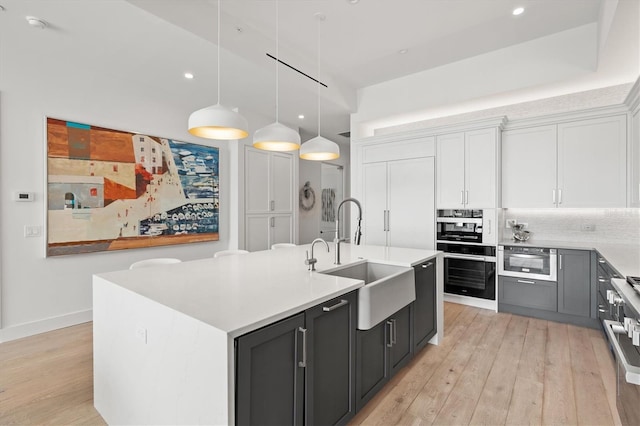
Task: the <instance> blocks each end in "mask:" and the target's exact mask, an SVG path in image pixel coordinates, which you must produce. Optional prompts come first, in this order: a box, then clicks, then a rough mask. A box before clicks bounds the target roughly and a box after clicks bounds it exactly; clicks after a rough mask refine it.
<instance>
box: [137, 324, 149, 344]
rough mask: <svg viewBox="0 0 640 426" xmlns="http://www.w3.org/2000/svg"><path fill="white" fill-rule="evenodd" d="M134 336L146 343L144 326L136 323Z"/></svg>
mask: <svg viewBox="0 0 640 426" xmlns="http://www.w3.org/2000/svg"><path fill="white" fill-rule="evenodd" d="M136 338H137V339H138V340H140V341H141V342H142V343H144V344H145V345H146V344H147V329H146V328H145V327H144V326H142V325H138V326H137V327H136Z"/></svg>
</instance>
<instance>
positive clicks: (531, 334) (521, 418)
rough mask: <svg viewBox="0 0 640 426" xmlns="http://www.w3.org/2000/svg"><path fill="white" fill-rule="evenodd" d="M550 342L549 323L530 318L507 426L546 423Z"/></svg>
mask: <svg viewBox="0 0 640 426" xmlns="http://www.w3.org/2000/svg"><path fill="white" fill-rule="evenodd" d="M546 340H547V321H544V320H539V319H535V318H530V319H529V326H528V327H527V335H526V337H525V340H524V346H523V347H522V354H521V356H520V360H519V362H518V371H517V374H516V381H515V383H514V385H513V394H512V396H511V403H510V404H509V411H508V413H507V420H506V423H507V424H515V425H525V424H530V425H538V424H540V423H541V422H542V403H541V401H542V395H543V389H544V360H545V345H546Z"/></svg>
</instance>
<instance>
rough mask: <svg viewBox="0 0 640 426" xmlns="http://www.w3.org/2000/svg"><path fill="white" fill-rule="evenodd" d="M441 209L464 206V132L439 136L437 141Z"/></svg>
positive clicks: (438, 202) (437, 170)
mask: <svg viewBox="0 0 640 426" xmlns="http://www.w3.org/2000/svg"><path fill="white" fill-rule="evenodd" d="M436 161H437V166H436V173H437V179H436V182H437V188H438V189H437V191H436V194H437V195H436V199H437V202H436V205H437V207H438V208H439V209H443V208H457V209H461V208H463V207H464V181H465V179H464V165H465V156H464V133H454V134H450V135H443V136H438V138H437V142H436Z"/></svg>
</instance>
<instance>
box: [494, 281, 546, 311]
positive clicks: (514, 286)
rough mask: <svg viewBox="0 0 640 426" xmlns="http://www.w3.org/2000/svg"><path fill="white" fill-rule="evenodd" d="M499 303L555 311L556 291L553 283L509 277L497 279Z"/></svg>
mask: <svg viewBox="0 0 640 426" xmlns="http://www.w3.org/2000/svg"><path fill="white" fill-rule="evenodd" d="M498 296H499V303H505V304H508V305H515V306H523V307H526V308H535V309H544V310H546V311H554V312H555V311H556V310H557V309H558V290H557V284H556V282H555V281H540V280H530V279H521V278H511V277H500V278H499V295H498Z"/></svg>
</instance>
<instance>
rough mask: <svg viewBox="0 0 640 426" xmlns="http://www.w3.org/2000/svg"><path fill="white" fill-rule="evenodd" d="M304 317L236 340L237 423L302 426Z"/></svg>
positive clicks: (300, 316) (270, 326) (268, 327)
mask: <svg viewBox="0 0 640 426" xmlns="http://www.w3.org/2000/svg"><path fill="white" fill-rule="evenodd" d="M302 330H304V314H303V313H301V314H298V315H295V316H293V317H291V318H288V319H286V320H282V321H280V322H277V323H275V324H272V325H269V326H267V327H264V328H262V329H260V330H258V331H255V332H253V333H249V334H246V335H244V336H242V337H239V338H238V339H236V424H238V425H256V424H261V425H301V424H302V421H303V414H304V411H303V410H304V368H303V367H301V366H300V362H302V361H303V358H302V338H301V337H302Z"/></svg>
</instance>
